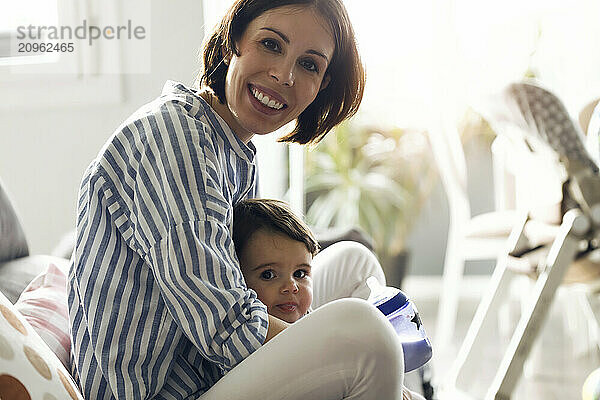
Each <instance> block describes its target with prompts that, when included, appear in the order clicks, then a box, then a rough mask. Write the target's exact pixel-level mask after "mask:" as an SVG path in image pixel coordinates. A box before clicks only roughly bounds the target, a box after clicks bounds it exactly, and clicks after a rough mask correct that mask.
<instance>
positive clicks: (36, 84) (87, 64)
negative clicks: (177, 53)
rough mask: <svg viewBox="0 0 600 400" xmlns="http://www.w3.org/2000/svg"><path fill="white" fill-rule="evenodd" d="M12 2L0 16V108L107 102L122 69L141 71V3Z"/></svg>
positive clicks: (117, 93) (146, 16) (144, 12)
mask: <svg viewBox="0 0 600 400" xmlns="http://www.w3.org/2000/svg"><path fill="white" fill-rule="evenodd" d="M6 3H7V4H8V2H6ZM17 3H18V4H11V5H10V6H4V10H6V12H3V13H2V14H0V93H1V94H2V96H3V98H8V99H10V101H8V102H3V103H0V109H14V108H20V107H26V108H36V107H71V106H79V105H90V104H92V105H98V104H114V103H118V102H121V101H122V100H123V90H122V75H123V74H124V73H147V72H149V68H150V8H149V4H148V2H145V1H143V0H130V1H127V2H119V1H117V0H103V1H101V0H22V1H20V2H17ZM4 10H3V11H4ZM7 49H9V50H7ZM19 50H20V51H21V52H19ZM123 54H126V55H127V59H125V60H124V59H123V58H122V55H123ZM90 93H93V95H90Z"/></svg>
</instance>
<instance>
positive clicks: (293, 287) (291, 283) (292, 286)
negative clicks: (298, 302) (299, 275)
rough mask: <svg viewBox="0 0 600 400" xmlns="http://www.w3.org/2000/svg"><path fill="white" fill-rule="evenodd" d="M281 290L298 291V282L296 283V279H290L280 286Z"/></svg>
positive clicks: (285, 291) (287, 291) (286, 291)
mask: <svg viewBox="0 0 600 400" xmlns="http://www.w3.org/2000/svg"><path fill="white" fill-rule="evenodd" d="M281 292H282V293H290V292H291V293H298V284H297V283H296V281H294V280H290V281H288V282H286V283H285V284H284V285H283V286H282V288H281Z"/></svg>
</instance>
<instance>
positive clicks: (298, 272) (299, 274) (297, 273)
mask: <svg viewBox="0 0 600 400" xmlns="http://www.w3.org/2000/svg"><path fill="white" fill-rule="evenodd" d="M307 275H308V272H307V271H306V270H304V269H298V270H296V271H294V278H298V279H303V278H306V276H307Z"/></svg>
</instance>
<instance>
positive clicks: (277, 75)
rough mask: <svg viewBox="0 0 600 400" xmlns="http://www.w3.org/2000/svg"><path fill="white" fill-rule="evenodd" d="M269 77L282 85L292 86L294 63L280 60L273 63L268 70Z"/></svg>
mask: <svg viewBox="0 0 600 400" xmlns="http://www.w3.org/2000/svg"><path fill="white" fill-rule="evenodd" d="M269 74H270V75H271V78H273V79H274V80H275V81H276V82H277V83H279V84H280V85H283V86H288V87H291V86H294V63H291V62H281V63H279V64H276V65H274V66H273V67H272V68H271V71H270V72H269Z"/></svg>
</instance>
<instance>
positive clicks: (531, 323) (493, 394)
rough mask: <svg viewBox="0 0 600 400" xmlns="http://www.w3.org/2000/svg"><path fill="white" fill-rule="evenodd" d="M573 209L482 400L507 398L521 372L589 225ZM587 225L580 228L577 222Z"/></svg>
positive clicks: (506, 399) (565, 218) (566, 218)
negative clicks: (581, 237)
mask: <svg viewBox="0 0 600 400" xmlns="http://www.w3.org/2000/svg"><path fill="white" fill-rule="evenodd" d="M581 218H583V219H585V217H583V216H581V214H580V213H578V212H577V211H575V210H571V211H569V212H568V213H567V214H566V215H565V217H564V218H563V223H562V225H561V228H560V232H559V234H558V236H557V238H556V239H555V240H554V242H553V243H552V247H551V248H550V252H549V254H548V262H547V266H546V268H545V270H544V271H543V272H542V273H541V274H540V276H539V278H538V279H537V282H536V284H535V287H534V290H533V292H532V294H531V297H530V301H529V304H528V307H527V311H526V312H525V313H524V314H523V315H522V316H521V319H520V320H519V323H518V325H517V328H516V329H515V333H514V334H513V337H512V339H511V341H510V343H509V345H508V348H507V350H506V352H505V353H504V357H503V359H502V362H501V363H500V367H499V368H498V372H497V373H496V376H495V378H494V380H493V382H492V385H491V387H490V389H489V390H488V392H487V395H486V396H485V400H508V399H510V396H511V395H512V392H513V391H514V389H515V387H516V385H517V383H518V381H519V378H520V377H521V374H522V372H523V363H524V362H525V360H526V359H527V357H528V356H529V353H530V351H531V346H532V344H533V342H534V340H535V339H536V337H537V335H538V333H539V329H540V327H541V325H542V322H543V321H544V319H545V317H546V315H547V313H548V309H549V307H550V304H551V302H552V300H553V299H554V295H555V293H556V290H557V288H558V286H559V285H560V283H561V281H562V279H563V276H564V274H565V272H566V270H567V268H568V266H569V265H570V264H571V262H573V260H574V258H575V254H576V252H577V246H578V243H579V241H580V240H581V239H580V237H579V236H580V235H582V234H583V232H581V231H583V230H587V229H589V220H587V219H585V220H583V219H581ZM585 225H587V228H585V229H583V228H582V229H581V231H579V228H580V227H581V226H585Z"/></svg>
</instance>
